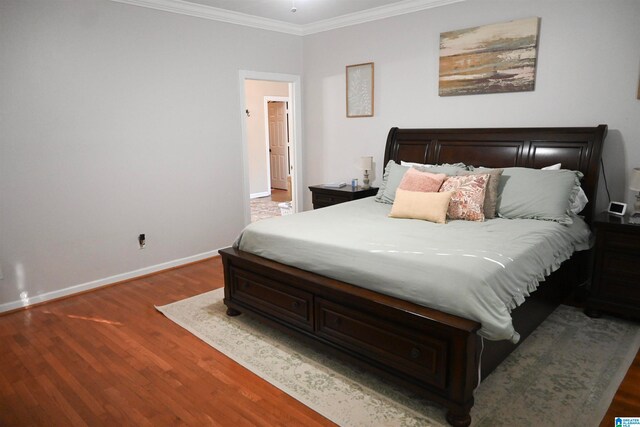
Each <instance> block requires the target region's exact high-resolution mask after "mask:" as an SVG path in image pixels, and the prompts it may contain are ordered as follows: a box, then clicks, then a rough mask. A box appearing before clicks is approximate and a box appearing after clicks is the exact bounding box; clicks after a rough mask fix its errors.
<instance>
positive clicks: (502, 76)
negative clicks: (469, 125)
mask: <svg viewBox="0 0 640 427" xmlns="http://www.w3.org/2000/svg"><path fill="white" fill-rule="evenodd" d="M539 29H540V18H537V17H534V18H526V19H519V20H516V21H509V22H501V23H498V24H491V25H484V26H481V27H473V28H467V29H464V30H456V31H449V32H445V33H441V34H440V84H439V95H440V96H454V95H475V94H486V93H501V92H526V91H532V90H534V88H535V79H536V62H537V55H538V34H539Z"/></svg>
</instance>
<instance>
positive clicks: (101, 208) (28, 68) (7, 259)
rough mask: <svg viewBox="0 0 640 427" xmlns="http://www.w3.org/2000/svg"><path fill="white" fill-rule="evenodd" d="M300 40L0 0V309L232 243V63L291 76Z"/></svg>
mask: <svg viewBox="0 0 640 427" xmlns="http://www.w3.org/2000/svg"><path fill="white" fill-rule="evenodd" d="M301 49H302V39H301V38H300V37H296V36H291V35H285V34H281V33H276V32H269V31H263V30H256V29H251V28H247V27H242V26H236V25H230V24H224V23H219V22H214V21H209V20H204V19H199V18H194V17H189V16H183V15H176V14H172V13H167V12H161V11H156V10H152V9H147V8H140V7H136V6H131V5H125V4H121V3H115V2H111V1H107V0H39V1H36V0H29V1H22V0H2V1H1V2H0V266H1V268H2V272H3V274H4V279H2V280H0V310H2V309H9V308H13V307H15V306H16V305H19V304H20V300H21V295H22V296H23V297H25V298H28V299H29V301H31V302H34V301H35V302H37V301H38V300H39V299H41V298H43V297H52V296H59V295H62V294H64V293H65V292H67V291H69V289H68V288H69V287H72V286H76V285H80V286H78V287H76V288H72V289H71V290H81V289H83V288H84V287H87V286H88V287H91V286H94V285H96V284H102V283H108V282H113V281H116V280H118V279H122V278H126V277H128V276H131V275H135V274H140V273H142V272H147V271H149V269H153V266H156V267H157V266H158V265H160V266H166V265H167V264H163V263H172V262H176V260H178V261H177V262H180V260H184V259H185V258H186V259H197V258H198V257H199V256H206V255H209V254H213V253H214V252H212V251H214V250H216V249H218V248H221V247H225V246H228V245H230V244H231V243H232V241H233V239H234V238H235V237H236V235H237V234H238V232H239V231H240V230H241V228H242V226H243V219H244V213H243V212H244V211H243V206H244V205H243V203H244V200H243V188H244V187H243V170H242V154H241V153H242V142H241V126H240V120H241V115H240V109H241V107H240V99H239V93H240V90H239V70H255V71H263V72H275V73H289V74H297V75H300V74H302V51H301ZM139 233H146V235H147V247H146V249H144V250H139V249H138V244H137V236H138V234H139ZM65 289H66V291H65ZM25 301H26V299H25Z"/></svg>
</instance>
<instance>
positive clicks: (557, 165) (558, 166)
mask: <svg viewBox="0 0 640 427" xmlns="http://www.w3.org/2000/svg"><path fill="white" fill-rule="evenodd" d="M561 167H562V163H556V164H555V165H551V166H547V167H544V168H542V170H543V171H557V170H560V168H561Z"/></svg>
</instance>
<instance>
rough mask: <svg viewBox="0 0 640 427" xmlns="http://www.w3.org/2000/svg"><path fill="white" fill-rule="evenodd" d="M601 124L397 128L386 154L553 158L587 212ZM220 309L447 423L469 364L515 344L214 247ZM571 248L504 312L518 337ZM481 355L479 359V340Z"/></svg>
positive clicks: (469, 402) (502, 163)
mask: <svg viewBox="0 0 640 427" xmlns="http://www.w3.org/2000/svg"><path fill="white" fill-rule="evenodd" d="M606 131H607V127H606V125H600V126H597V127H584V128H497V129H495V128H494V129H398V128H392V129H391V131H390V132H389V136H388V138H387V144H386V150H385V158H384V164H386V163H387V162H388V161H389V160H395V161H396V162H398V163H399V162H400V161H401V160H403V161H409V162H418V163H430V164H436V163H455V162H463V163H465V164H468V165H475V166H486V167H514V166H520V167H529V168H542V167H544V166H548V165H551V164H555V163H562V168H563V169H572V170H579V171H581V172H582V173H583V174H584V178H583V180H582V187H583V189H584V191H585V193H586V195H587V197H588V198H589V204H588V205H587V206H586V207H585V209H584V210H583V211H582V215H583V216H584V217H585V219H586V221H587V222H588V223H590V221H591V218H592V217H593V216H594V210H595V200H596V192H597V187H598V177H599V171H600V156H601V152H602V144H603V142H604V138H605V135H606ZM220 254H221V256H222V260H223V265H224V275H225V289H224V293H225V298H224V303H225V304H226V305H227V307H228V310H227V314H229V315H230V316H234V315H238V314H240V313H241V312H243V311H246V312H251V313H253V314H256V315H258V316H259V317H260V318H261V319H262V320H264V321H266V322H267V323H270V324H272V325H274V326H276V327H280V328H283V329H285V330H286V331H288V332H291V333H294V334H296V335H299V336H302V337H305V338H307V339H309V340H311V341H313V342H315V343H319V345H321V346H323V347H324V348H325V349H327V350H329V351H332V352H334V353H336V354H337V355H340V356H342V357H345V358H347V359H350V360H354V361H357V362H358V363H361V364H364V365H365V366H367V367H368V368H370V369H373V370H374V371H376V372H377V373H378V374H380V375H384V376H386V377H388V378H391V379H393V380H395V381H398V382H400V383H401V384H402V385H403V386H406V387H408V388H410V389H412V390H413V391H416V392H418V393H420V394H421V395H424V396H425V397H426V398H427V399H429V400H432V401H435V402H438V403H439V404H441V405H443V406H444V407H446V408H447V409H448V411H447V421H448V422H449V423H450V424H452V425H454V426H467V425H469V424H470V423H471V417H470V410H471V407H472V406H473V391H474V389H475V387H476V386H477V383H478V369H479V368H481V372H482V377H483V378H484V377H486V376H487V375H488V374H489V373H490V372H491V371H492V370H493V369H494V368H495V367H496V366H497V365H498V364H499V363H500V362H501V361H502V360H504V358H506V357H507V355H508V354H509V353H511V352H512V351H513V350H514V349H515V348H516V347H517V345H515V344H512V343H510V342H508V341H488V340H484V343H482V342H481V338H480V337H479V336H478V335H477V334H476V332H477V331H478V329H479V328H480V325H479V323H477V322H475V321H472V320H468V319H464V318H462V317H458V316H453V315H450V314H447V313H443V312H441V311H438V310H433V309H429V308H426V307H423V306H420V305H416V304H413V303H410V302H407V301H403V300H400V299H397V298H393V297H390V296H386V295H383V294H380V293H376V292H373V291H370V290H367V289H364V288H361V287H358V286H354V285H351V284H348V283H344V282H340V281H338V280H333V279H330V278H327V277H323V276H320V275H318V274H314V273H311V272H308V271H304V270H301V269H298V268H295V267H291V266H287V265H284V264H280V263H277V262H274V261H271V260H268V259H265V258H261V257H259V256H256V255H252V254H250V253H247V252H243V251H240V250H237V249H234V248H227V249H223V250H221V251H220ZM586 260H587V256H586V255H585V253H577V254H575V255H574V256H573V257H572V258H571V259H570V260H568V261H566V262H565V263H563V265H562V267H561V268H560V269H559V270H557V271H556V272H555V273H553V274H552V275H551V276H549V277H548V278H547V280H546V281H545V282H544V283H543V285H542V286H541V287H540V288H539V289H538V290H537V291H536V292H534V293H533V294H532V296H531V297H530V298H528V299H527V301H526V302H525V303H524V304H522V305H521V306H519V307H518V308H517V309H515V310H514V311H513V312H512V318H513V323H514V326H515V329H516V331H518V332H519V333H520V335H521V340H520V342H522V341H524V339H525V338H526V337H527V336H528V335H529V334H530V333H531V332H532V331H533V330H535V328H536V327H537V326H538V325H539V324H540V323H542V321H543V320H544V319H545V318H546V317H547V316H548V315H549V314H550V313H551V312H552V311H553V310H554V309H555V308H556V307H557V305H558V304H559V303H560V301H561V300H562V298H563V297H564V296H566V294H567V293H568V292H570V291H571V290H572V289H573V288H574V287H575V286H577V285H578V284H581V283H583V282H584V281H585V280H586V277H587V271H588V262H587V261H586ZM482 346H484V348H483V350H482V356H481V357H480V350H481V347H482Z"/></svg>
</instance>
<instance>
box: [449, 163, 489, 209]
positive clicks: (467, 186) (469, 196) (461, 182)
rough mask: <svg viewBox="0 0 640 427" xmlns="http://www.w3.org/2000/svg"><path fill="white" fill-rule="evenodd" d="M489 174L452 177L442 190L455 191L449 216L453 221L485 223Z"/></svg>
mask: <svg viewBox="0 0 640 427" xmlns="http://www.w3.org/2000/svg"><path fill="white" fill-rule="evenodd" d="M489 176H490V175H489V174H481V175H467V176H450V177H449V178H448V179H447V180H446V181H445V182H444V183H443V184H442V187H441V188H440V191H441V192H444V191H453V196H451V202H450V203H449V209H448V210H447V216H448V217H449V218H451V219H464V220H467V221H484V209H483V208H484V195H485V192H486V188H487V182H489Z"/></svg>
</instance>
